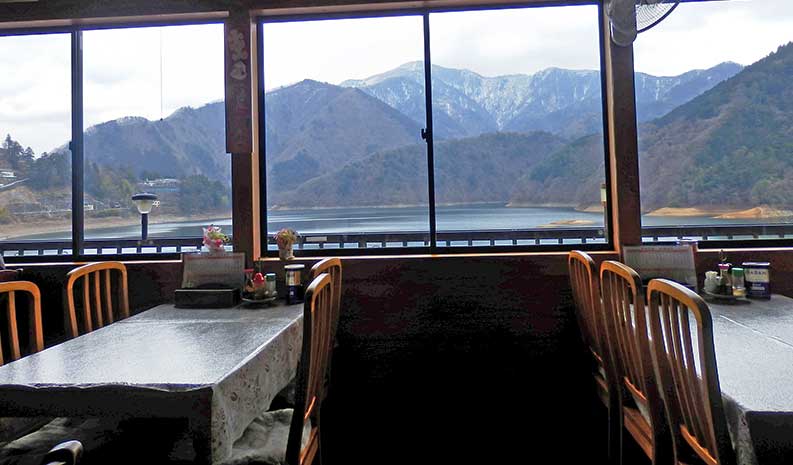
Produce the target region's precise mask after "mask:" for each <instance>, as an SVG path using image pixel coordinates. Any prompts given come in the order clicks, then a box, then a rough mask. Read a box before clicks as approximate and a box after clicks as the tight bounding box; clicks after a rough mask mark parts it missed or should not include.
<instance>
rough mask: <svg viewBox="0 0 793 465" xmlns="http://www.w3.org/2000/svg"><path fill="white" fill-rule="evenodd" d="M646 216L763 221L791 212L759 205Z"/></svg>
mask: <svg viewBox="0 0 793 465" xmlns="http://www.w3.org/2000/svg"><path fill="white" fill-rule="evenodd" d="M647 216H681V217H686V216H699V217H711V218H716V219H720V220H722V219H723V220H729V219H763V218H782V217H788V216H793V211H790V210H781V209H778V208H774V207H770V206H768V205H760V206H758V207H752V208H736V207H708V206H705V207H686V208H672V207H664V208H659V209H657V210H653V211H651V212H650V213H647Z"/></svg>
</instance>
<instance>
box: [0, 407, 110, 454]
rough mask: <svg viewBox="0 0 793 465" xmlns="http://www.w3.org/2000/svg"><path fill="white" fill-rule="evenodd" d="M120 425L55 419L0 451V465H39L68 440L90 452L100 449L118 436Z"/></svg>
mask: <svg viewBox="0 0 793 465" xmlns="http://www.w3.org/2000/svg"><path fill="white" fill-rule="evenodd" d="M117 425H118V422H117V421H110V420H105V419H98V418H91V419H81V418H56V419H54V420H52V421H50V422H49V423H47V424H45V425H44V426H42V427H41V428H39V429H38V430H36V431H33V432H32V433H29V434H26V435H24V436H22V437H19V438H17V439H15V440H13V441H9V442H8V443H6V444H5V445H4V446H3V447H2V448H0V465H28V464H30V465H39V464H40V463H41V459H42V458H43V457H44V455H45V454H46V453H47V452H48V451H49V450H50V449H51V448H52V447H53V446H55V445H57V444H60V443H62V442H64V441H69V440H77V441H80V442H81V443H83V444H84V445H85V447H86V449H87V450H91V449H92V448H93V449H95V448H98V447H100V446H101V445H102V444H105V443H107V442H110V441H111V440H112V439H114V438H115V437H116V436H117V434H118V433H117V429H118V428H117Z"/></svg>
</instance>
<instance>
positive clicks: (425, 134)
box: [421, 128, 430, 140]
mask: <svg viewBox="0 0 793 465" xmlns="http://www.w3.org/2000/svg"><path fill="white" fill-rule="evenodd" d="M429 136H430V132H429V131H427V129H426V128H421V138H422V139H424V140H427V138H428V137H429Z"/></svg>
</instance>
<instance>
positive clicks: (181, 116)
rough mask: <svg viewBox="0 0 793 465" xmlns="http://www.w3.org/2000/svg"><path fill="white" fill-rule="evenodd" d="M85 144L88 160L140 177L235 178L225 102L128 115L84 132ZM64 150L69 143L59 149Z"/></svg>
mask: <svg viewBox="0 0 793 465" xmlns="http://www.w3.org/2000/svg"><path fill="white" fill-rule="evenodd" d="M84 144H85V162H86V164H92V163H93V164H97V165H100V166H106V167H110V168H113V169H129V170H131V171H132V172H133V173H134V174H135V175H138V176H140V175H141V174H142V173H143V172H144V171H145V172H150V173H158V174H159V175H161V176H166V177H184V176H189V175H193V174H202V175H205V176H207V177H208V178H210V179H214V180H218V181H222V182H224V183H229V182H230V180H231V162H230V160H229V156H228V155H227V154H226V144H225V119H224V107H223V103H222V102H216V103H210V104H207V105H204V106H202V107H200V108H189V107H185V108H181V109H179V110H177V111H176V112H174V113H173V114H172V115H171V116H169V117H167V118H165V119H161V120H155V121H150V120H148V119H146V118H141V117H126V118H121V119H117V120H113V121H108V122H105V123H101V124H97V125H95V126H92V127H90V128H88V130H86V131H85V139H84ZM64 151H66V147H65V146H64V147H61V148H59V149H56V150H55V151H54V152H64Z"/></svg>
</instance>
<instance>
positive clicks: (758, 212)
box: [716, 205, 793, 220]
mask: <svg viewBox="0 0 793 465" xmlns="http://www.w3.org/2000/svg"><path fill="white" fill-rule="evenodd" d="M787 216H793V211H790V210H780V209H778V208H773V207H769V206H768V205H761V206H759V207H754V208H749V209H747V210H740V211H736V212H730V213H724V214H722V215H719V216H717V217H716V218H718V219H720V220H721V219H724V220H737V219H753V218H784V217H787Z"/></svg>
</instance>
